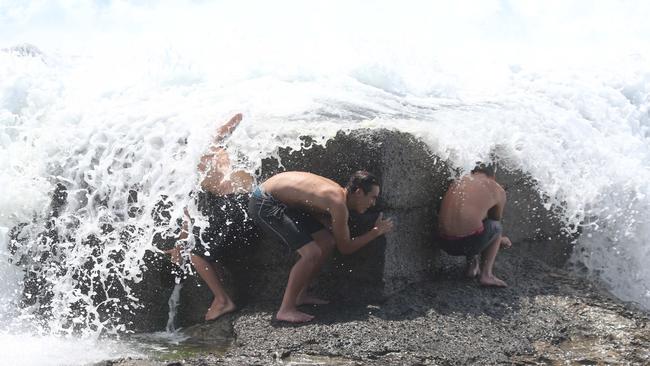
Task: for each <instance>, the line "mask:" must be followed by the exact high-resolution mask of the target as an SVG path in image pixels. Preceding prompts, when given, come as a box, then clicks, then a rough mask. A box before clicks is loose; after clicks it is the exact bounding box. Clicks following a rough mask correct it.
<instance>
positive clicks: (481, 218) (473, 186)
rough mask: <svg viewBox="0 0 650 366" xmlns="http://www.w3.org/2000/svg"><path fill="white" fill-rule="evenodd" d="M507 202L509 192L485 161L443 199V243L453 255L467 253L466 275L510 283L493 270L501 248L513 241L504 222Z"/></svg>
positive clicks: (485, 282) (440, 224)
mask: <svg viewBox="0 0 650 366" xmlns="http://www.w3.org/2000/svg"><path fill="white" fill-rule="evenodd" d="M505 204H506V192H505V190H504V189H503V187H501V185H499V183H497V182H496V179H495V171H494V168H493V166H489V165H484V164H479V165H477V166H476V167H475V168H474V169H473V170H472V172H471V174H469V175H465V176H463V177H461V178H460V179H458V180H457V181H455V182H454V183H452V185H451V186H450V187H449V189H448V190H447V193H445V196H444V197H443V199H442V205H441V208H440V213H439V217H438V237H439V244H440V247H441V248H442V249H443V250H444V251H445V252H447V253H448V254H449V255H454V256H465V257H467V271H466V275H467V276H468V277H471V278H473V277H476V276H479V282H480V283H481V285H483V286H495V287H506V286H507V284H506V283H505V282H504V281H502V280H501V279H499V278H497V277H496V276H495V275H494V274H493V273H492V268H493V266H494V261H495V259H496V256H497V253H498V251H499V248H500V247H504V248H509V247H510V246H511V245H512V243H511V242H510V239H508V237H506V236H503V233H502V232H503V228H502V226H501V222H500V220H501V218H502V217H503V210H504V207H505ZM479 255H480V257H481V261H480V264H479Z"/></svg>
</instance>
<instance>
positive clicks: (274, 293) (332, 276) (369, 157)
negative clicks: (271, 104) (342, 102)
mask: <svg viewBox="0 0 650 366" xmlns="http://www.w3.org/2000/svg"><path fill="white" fill-rule="evenodd" d="M304 146H305V148H303V149H302V150H299V151H291V150H288V149H285V150H281V151H280V154H279V159H280V161H278V160H276V159H268V160H266V161H264V162H263V166H262V169H261V172H260V175H261V181H263V180H264V179H266V178H267V177H270V176H272V175H274V174H277V173H278V172H281V171H292V170H297V171H308V172H311V173H314V174H318V175H322V176H325V177H328V178H331V179H333V180H334V181H336V182H338V183H339V184H341V185H342V186H344V185H345V184H346V183H347V180H348V178H349V176H350V175H351V174H352V173H354V172H355V171H357V170H368V171H370V172H372V173H373V174H375V175H376V176H377V177H378V178H379V181H380V182H381V186H382V187H381V188H382V191H381V194H380V198H379V201H378V204H377V207H376V208H375V209H373V210H371V211H370V212H368V213H366V214H364V215H351V216H352V217H351V222H352V224H351V225H352V226H353V227H354V229H353V235H358V234H362V233H363V232H365V231H367V230H368V229H370V228H371V227H372V225H373V224H374V221H375V219H376V217H377V215H378V214H379V212H383V213H384V216H386V217H391V218H392V219H393V220H394V221H395V222H396V223H397V230H396V231H394V232H393V233H389V234H388V235H386V236H385V237H381V238H378V239H377V240H375V242H373V243H369V244H368V245H367V246H366V247H365V248H363V249H362V250H360V251H359V252H358V253H355V254H352V255H349V256H342V255H340V254H335V256H334V258H333V261H332V263H331V264H329V265H328V266H327V267H326V268H325V269H324V273H323V274H322V275H321V276H320V277H319V279H318V287H319V291H321V292H326V293H329V294H332V295H336V296H360V295H361V294H363V296H366V297H370V298H376V297H381V296H385V295H388V294H390V293H392V292H394V291H396V290H398V289H400V288H402V287H403V286H404V285H405V284H407V283H412V282H415V281H420V280H424V279H425V278H427V277H429V275H430V273H431V271H432V269H433V263H434V261H435V258H436V255H435V250H434V245H433V241H432V237H433V228H434V225H433V224H434V223H435V212H436V210H435V209H434V206H435V205H437V201H438V200H439V195H436V194H435V192H439V191H440V190H441V189H443V187H444V186H445V185H446V182H447V181H448V173H447V167H446V165H445V163H443V162H442V161H440V160H439V159H436V158H435V156H433V155H432V154H431V153H430V152H429V150H428V149H427V148H426V146H425V145H424V144H423V143H422V142H420V141H418V140H416V139H414V138H413V137H412V136H411V135H408V134H405V133H400V132H393V131H388V130H379V131H377V130H373V131H371V130H358V131H354V132H352V133H350V134H345V133H339V134H338V135H337V136H336V138H334V139H332V140H330V141H328V142H327V144H326V145H325V146H316V145H311V144H310V141H308V140H306V141H305V142H304ZM273 241H274V239H272V238H265V239H264V240H263V242H262V243H261V244H260V245H259V247H258V250H257V253H256V256H255V258H254V261H255V262H256V263H257V265H255V266H253V268H255V270H259V271H260V275H259V276H255V277H256V278H258V279H261V280H262V281H260V282H258V283H257V284H254V285H253V286H254V287H255V288H256V290H255V291H254V293H255V294H256V296H257V297H259V298H276V299H280V297H281V292H282V291H283V290H284V285H285V283H286V279H287V276H288V270H289V268H290V266H291V264H292V263H293V260H294V256H293V254H292V253H285V252H284V250H282V249H279V246H278V245H277V244H274V243H272V242H273ZM269 273H272V275H271V276H269Z"/></svg>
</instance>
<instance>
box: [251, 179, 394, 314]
mask: <svg viewBox="0 0 650 366" xmlns="http://www.w3.org/2000/svg"><path fill="white" fill-rule="evenodd" d="M379 191H380V187H379V182H378V180H377V178H375V177H374V176H373V175H372V174H370V173H368V172H365V171H358V172H356V173H354V174H353V175H352V177H351V178H350V181H349V183H348V184H347V186H346V187H345V188H343V187H341V186H339V185H338V184H337V183H336V182H334V181H332V180H330V179H327V178H324V177H321V176H318V175H316V174H312V173H306V172H284V173H279V174H277V175H275V176H273V177H271V178H269V179H268V180H266V181H265V182H264V183H262V184H261V185H260V186H259V187H258V188H257V189H256V190H254V191H253V194H252V195H251V199H250V203H249V214H250V216H251V217H252V218H253V221H255V223H256V224H257V225H258V226H259V227H260V228H261V229H262V230H264V231H266V232H267V233H268V234H270V235H272V236H275V237H276V238H278V239H279V240H280V241H281V242H282V243H283V244H284V245H286V246H287V247H288V248H290V249H291V250H292V251H296V252H297V253H298V254H299V256H300V258H299V259H298V261H297V262H296V263H295V264H294V266H293V267H292V269H291V272H290V273H289V280H288V282H287V287H286V289H285V292H284V296H283V298H282V304H281V305H280V309H279V310H278V312H277V314H276V319H277V320H280V321H287V322H292V323H303V322H308V321H310V320H312V319H313V318H314V317H313V316H312V315H309V314H306V313H304V312H301V311H299V310H298V308H297V306H299V305H302V304H322V303H326V302H325V301H324V300H321V299H318V298H316V297H313V296H310V295H308V294H307V287H308V286H309V283H310V281H311V280H312V279H313V278H314V276H315V275H316V274H317V273H318V271H319V270H320V268H321V267H322V266H323V264H324V262H325V260H326V259H327V258H328V256H329V255H330V253H331V252H332V249H333V248H334V246H336V247H337V248H338V250H339V251H340V252H341V253H342V254H351V253H354V252H355V251H357V250H359V249H360V248H362V247H363V246H365V245H366V244H368V243H369V242H370V241H372V240H374V239H376V238H377V237H379V236H381V235H383V234H385V233H387V232H390V231H391V230H392V229H393V222H392V221H391V220H390V219H387V220H384V219H383V217H382V215H381V214H380V215H379V217H378V218H377V220H376V222H375V226H374V227H373V228H372V229H371V230H370V231H368V232H366V233H365V234H363V235H360V236H357V237H355V238H350V229H349V227H348V217H349V212H348V210H354V211H356V212H358V213H364V212H365V211H366V210H367V209H368V208H370V207H372V206H374V205H375V203H376V201H377V197H378V196H379ZM327 227H331V232H330V231H329V230H328V229H327Z"/></svg>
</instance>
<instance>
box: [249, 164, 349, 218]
mask: <svg viewBox="0 0 650 366" xmlns="http://www.w3.org/2000/svg"><path fill="white" fill-rule="evenodd" d="M262 188H263V189H264V191H265V192H267V193H269V194H271V195H272V196H273V197H274V198H275V199H277V200H279V201H281V202H282V203H284V204H286V205H287V206H290V207H299V208H302V209H304V210H306V211H309V212H312V213H315V214H321V215H322V214H331V213H332V211H334V210H335V208H338V209H345V211H346V212H347V207H346V203H345V193H344V189H343V188H342V187H341V186H340V185H338V184H337V183H336V182H334V181H332V180H330V179H327V178H324V177H321V176H319V175H316V174H312V173H306V172H284V173H280V174H277V175H274V176H273V177H271V178H269V179H268V180H267V181H265V182H264V183H263V184H262Z"/></svg>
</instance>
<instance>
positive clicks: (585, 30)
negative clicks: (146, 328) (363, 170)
mask: <svg viewBox="0 0 650 366" xmlns="http://www.w3.org/2000/svg"><path fill="white" fill-rule="evenodd" d="M177 4H179V3H178V2H161V3H159V4H152V3H148V2H144V3H127V2H121V1H115V2H104V1H101V2H96V3H89V2H83V3H77V2H72V3H71V2H58V1H52V2H42V3H31V4H30V3H23V2H16V3H15V4H14V3H11V2H3V4H0V34H2V37H0V48H4V51H0V156H1V158H0V187H2V191H3V193H4V194H3V195H0V228H2V230H0V237H2V238H3V239H2V242H0V244H2V245H0V259H1V260H2V262H1V263H0V279H1V280H2V282H3V283H6V284H7V286H3V287H2V288H0V291H1V292H0V295H1V297H0V310H1V311H2V313H0V322H1V325H2V326H3V327H4V328H6V329H12V330H14V332H13V333H6V334H3V335H2V336H1V337H5V340H6V342H4V341H0V350H1V351H2V353H4V352H5V351H6V350H8V348H5V347H7V345H11V344H17V343H19V341H17V340H19V339H23V340H24V339H30V342H33V343H35V344H37V345H38V344H40V346H42V347H48V344H50V342H57V341H56V340H54V339H53V338H47V337H49V336H43V337H41V338H38V337H36V338H29V337H32V336H31V335H30V334H32V333H33V332H36V333H37V334H38V333H42V334H69V333H74V332H73V327H71V323H70V322H69V320H70V319H71V318H73V319H76V320H75V321H76V322H77V323H78V324H80V325H81V332H82V333H84V334H85V336H86V337H91V339H92V338H93V337H96V336H97V335H98V334H99V333H101V332H103V331H119V330H120V329H121V328H120V324H119V323H115V322H113V321H112V320H111V319H108V320H107V319H106V318H104V317H102V316H100V315H99V314H100V312H101V310H102V309H98V308H96V307H94V306H91V305H88V306H87V307H86V312H85V313H84V314H77V313H75V312H74V311H73V310H72V309H71V304H73V303H75V302H79V301H80V302H81V303H85V304H91V303H92V300H91V296H92V295H93V293H84V292H82V291H79V290H78V289H77V288H76V282H75V281H77V277H75V274H80V273H81V274H83V275H84V276H91V277H93V278H99V279H100V280H101V281H111V278H113V277H112V276H114V275H117V276H118V277H119V278H121V279H126V278H131V279H134V280H136V281H137V279H138V276H139V275H138V274H139V270H138V266H139V265H140V264H141V258H142V255H143V253H144V252H145V251H146V250H147V249H150V248H151V246H150V243H149V241H150V238H151V236H152V234H153V232H152V230H153V229H152V226H153V225H152V224H153V222H152V219H151V217H150V215H148V214H139V215H135V217H131V216H130V215H129V212H130V211H129V210H131V209H139V210H141V212H142V213H149V212H151V211H152V209H153V208H154V207H155V205H156V203H157V202H158V201H159V199H160V197H161V195H167V196H169V197H170V198H171V200H172V201H174V202H175V203H176V205H175V206H174V209H173V210H172V216H173V217H174V218H176V217H180V216H181V215H182V212H181V210H180V208H181V207H184V206H185V205H187V204H188V203H190V202H189V201H190V200H189V198H188V193H189V192H190V191H192V190H193V189H194V188H195V185H196V181H197V178H198V177H197V172H196V169H195V168H196V162H197V161H198V159H199V157H200V155H201V153H202V152H203V151H204V149H205V147H206V146H207V145H208V144H209V142H210V138H211V135H212V133H213V132H214V130H215V127H216V126H217V125H218V124H219V123H221V122H223V121H225V120H227V119H228V118H229V117H230V116H231V115H232V114H234V113H237V112H242V113H243V114H244V121H243V122H242V124H241V125H240V127H239V128H238V129H237V130H236V131H235V133H234V134H233V136H232V137H231V139H230V140H229V141H228V144H229V148H230V149H231V151H236V152H237V153H236V160H237V164H238V165H239V166H240V167H242V168H245V169H249V170H250V171H253V170H254V169H255V168H257V167H258V166H259V164H260V161H261V158H263V157H266V156H269V155H274V154H276V152H277V148H278V147H279V146H293V147H297V146H299V145H300V140H299V136H301V135H312V136H314V137H315V138H316V140H317V141H321V142H324V141H326V140H327V139H329V138H331V137H332V136H334V135H335V133H336V132H337V131H338V130H340V129H343V130H349V129H353V128H359V127H367V128H380V127H386V128H391V129H398V130H403V131H408V132H411V133H413V134H414V135H416V136H418V137H420V138H421V139H422V140H423V141H425V142H426V143H427V144H428V145H429V146H430V147H431V149H432V150H433V151H434V152H435V153H436V154H438V155H439V156H441V157H442V158H445V159H449V160H450V161H451V162H452V163H453V164H455V165H457V166H459V167H462V168H464V169H469V168H471V167H472V165H473V164H474V162H475V161H477V160H484V159H486V158H489V156H490V155H491V154H492V153H493V152H494V151H497V152H498V154H499V155H500V157H501V158H502V159H505V160H506V162H507V164H508V165H509V167H511V168H515V169H521V170H522V171H524V172H527V173H529V174H531V175H532V176H533V177H534V178H535V179H536V180H537V182H538V187H539V190H540V193H543V194H545V195H546V196H548V197H550V198H549V202H548V205H552V204H556V205H562V207H564V208H565V211H564V212H565V214H566V216H565V217H564V219H565V221H566V223H567V224H577V225H579V226H581V230H582V232H583V233H582V235H581V236H580V238H579V239H578V242H577V247H576V250H575V252H574V255H573V262H574V263H576V264H578V266H579V267H582V266H584V268H586V270H587V271H588V273H589V274H590V275H592V276H594V278H599V279H601V280H602V281H604V282H605V283H606V284H608V285H609V287H610V288H611V289H612V291H614V293H615V294H616V295H617V296H620V297H621V298H623V299H625V300H631V301H636V302H638V303H639V304H641V305H642V306H644V307H646V308H650V289H649V288H648V285H647V284H648V283H650V270H649V269H648V268H650V267H648V266H647V265H644V264H645V263H647V262H648V261H650V245H648V243H647V241H648V238H649V237H650V223H649V222H648V217H650V192H649V190H650V188H649V187H650V186H649V185H648V182H649V181H650V115H649V107H650V67H648V66H647V65H648V61H649V60H648V55H646V54H644V53H643V52H645V51H644V50H647V49H650V48H648V44H647V43H648V39H650V37H649V36H648V35H649V34H650V28H649V27H650V26H649V25H648V23H647V22H646V21H645V15H644V11H645V13H647V10H648V5H647V4H646V3H644V2H625V3H621V4H619V2H601V3H598V4H597V5H593V4H592V2H590V1H589V2H579V1H578V2H574V3H572V5H565V3H564V2H550V3H545V5H544V7H540V6H539V5H536V2H525V1H523V2H520V1H518V2H512V3H510V2H498V1H479V2H460V3H458V5H450V4H448V3H445V4H442V5H441V4H440V3H433V2H421V3H419V2H414V3H413V4H409V5H408V6H404V5H400V6H397V5H394V4H391V3H384V2H373V6H368V5H367V4H363V3H348V2H346V3H342V2H327V3H325V2H324V3H319V4H314V3H313V2H310V3H309V5H307V4H306V3H303V2H286V3H283V4H277V3H268V2H263V3H255V4H252V3H245V4H244V3H241V4H239V3H238V4H234V3H231V4H225V3H219V4H212V3H203V2H190V1H188V2H183V3H182V5H183V6H179V5H177ZM587 5H589V6H587ZM250 9H254V10H255V11H250ZM44 19H49V20H48V22H45V21H44ZM605 19H606V20H607V21H604V20H605ZM622 24H623V25H625V27H623V26H621V25H622ZM628 25H636V26H634V27H631V26H628ZM23 42H29V43H32V44H34V45H35V46H22V47H18V48H13V49H12V47H13V46H14V45H16V44H22V43H23ZM56 183H63V184H65V185H66V186H67V187H68V195H69V196H68V198H69V201H70V204H69V205H68V206H67V208H66V209H65V210H64V211H63V212H62V213H61V215H60V216H59V218H58V219H56V220H55V221H54V222H53V225H54V226H55V227H56V228H57V229H58V230H59V232H60V233H63V234H66V235H62V238H65V239H62V242H61V243H59V244H57V245H58V246H59V247H60V248H65V255H64V256H62V257H61V258H57V260H58V261H54V260H53V261H49V262H46V265H45V269H46V272H45V273H48V274H52V276H51V277H50V280H51V283H50V286H51V291H52V293H53V300H52V306H53V308H52V310H51V311H50V313H51V314H50V316H49V317H48V318H47V319H46V321H45V323H42V322H36V320H35V319H36V318H37V315H38V314H39V312H40V309H38V308H37V307H35V306H31V307H30V306H28V307H25V308H18V307H17V306H16V304H17V302H18V300H19V298H20V292H21V291H22V283H21V281H22V276H21V272H20V271H18V270H17V267H16V266H14V265H13V264H10V263H9V258H13V260H14V261H15V260H17V259H18V257H19V256H18V257H17V256H16V255H12V254H11V253H10V251H9V249H8V243H7V232H8V231H9V230H10V229H11V228H13V227H14V226H15V225H18V224H20V223H31V232H32V233H38V232H42V231H43V229H44V226H45V225H46V223H45V222H44V221H43V219H44V217H47V216H48V212H49V211H50V200H51V193H52V191H53V189H54V187H55V185H56ZM130 190H136V191H138V199H137V203H134V202H130V201H129V191H130ZM190 209H191V210H195V207H193V206H192V205H191V204H190ZM193 213H194V212H193ZM104 224H110V225H112V226H113V227H115V228H117V229H118V230H117V231H118V232H119V230H127V229H128V230H131V232H133V233H135V234H136V235H134V238H135V239H134V240H133V241H132V242H131V243H130V244H129V245H128V246H127V247H126V248H125V250H124V252H120V251H121V247H120V246H119V245H118V244H117V242H118V241H117V240H116V239H115V238H114V237H113V236H114V235H116V234H114V233H107V232H104V231H102V230H101V227H102V225H104ZM90 235H94V236H96V237H99V238H102V239H106V240H107V242H108V243H109V245H107V246H106V247H105V248H104V249H103V250H102V251H100V253H93V251H92V247H91V246H89V245H87V244H84V240H85V239H87V238H88V237H89V236H90ZM110 243H112V244H110ZM48 245H51V243H50V242H48V241H47V240H45V241H43V240H36V239H35V236H32V237H31V239H30V240H28V241H27V244H26V245H25V247H23V248H21V249H20V251H22V253H28V252H29V253H30V254H31V255H34V253H38V252H39V251H43V250H45V249H47V246H48ZM116 253H121V254H120V255H121V256H123V258H124V260H123V261H122V262H120V265H119V266H111V265H109V263H111V262H113V260H112V258H113V257H112V256H114V255H117V254H116ZM91 254H92V255H91ZM88 256H94V258H95V259H96V264H95V266H94V267H93V270H92V271H90V273H87V272H88V271H86V270H85V269H84V267H83V264H84V261H83V260H82V259H83V258H88ZM34 260H36V259H34ZM60 268H67V269H69V270H68V271H67V272H66V273H65V274H61V272H60V271H59V269H60ZM48 271H49V272H48ZM55 274H56V275H55ZM120 286H124V288H125V290H126V291H128V290H129V289H128V283H125V282H120ZM107 304H108V305H106V304H105V306H113V305H114V306H123V305H126V304H117V303H110V302H108V303H107ZM111 304H112V305H111ZM126 306H128V305H126ZM21 332H22V333H21ZM12 334H14V335H12ZM15 334H18V335H15ZM21 337H27V338H21ZM61 342H64V341H61ZM88 342H91V341H90V340H88ZM61 347H63V346H61ZM62 349H63V348H62ZM16 352H21V351H19V350H16ZM107 355H108V353H107V354H104V356H106V358H108V357H109V356H107ZM17 357H18V356H17ZM80 357H81V356H80ZM86 362H92V361H91V360H85V359H81V358H79V359H74V360H69V361H67V362H66V363H69V364H83V363H86ZM30 363H37V362H36V361H34V362H32V361H29V360H27V361H25V362H23V364H30ZM41 364H43V363H41Z"/></svg>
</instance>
